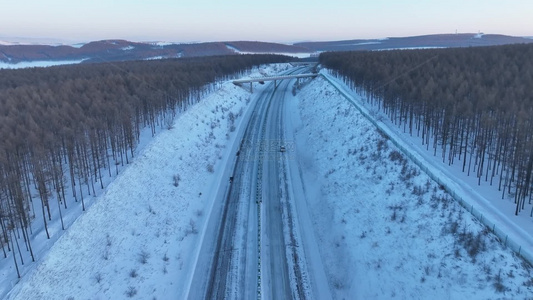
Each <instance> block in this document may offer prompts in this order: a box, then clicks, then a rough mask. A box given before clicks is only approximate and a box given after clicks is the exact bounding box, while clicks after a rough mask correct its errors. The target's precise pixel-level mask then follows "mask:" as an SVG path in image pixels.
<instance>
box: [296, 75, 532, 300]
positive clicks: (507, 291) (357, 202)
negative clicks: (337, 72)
mask: <svg viewBox="0 0 533 300" xmlns="http://www.w3.org/2000/svg"><path fill="white" fill-rule="evenodd" d="M298 99H299V100H298V101H299V102H298V103H297V107H296V108H295V110H297V111H298V114H297V115H299V120H297V121H295V122H296V123H298V125H297V126H296V128H297V130H296V134H295V144H296V156H297V157H298V159H299V161H300V162H299V163H300V166H301V168H302V173H303V174H304V178H305V179H304V181H305V183H306V184H305V186H306V189H307V195H308V196H309V197H308V199H307V203H308V207H309V210H310V214H311V216H312V217H311V218H312V219H313V229H314V230H315V231H316V233H317V239H318V244H319V248H320V253H321V256H322V260H323V261H324V266H325V267H326V273H327V277H328V280H329V282H328V283H329V286H330V288H331V290H332V293H333V295H334V297H335V298H337V299H343V298H344V299H394V298H396V299H502V298H507V299H510V298H512V299H526V298H531V297H533V280H532V279H531V276H532V275H533V272H532V269H531V266H530V265H528V264H527V263H524V262H523V261H522V260H521V259H520V258H518V257H516V255H515V254H514V253H513V252H512V251H510V250H509V249H508V248H504V246H502V244H501V243H500V242H499V241H498V239H497V238H496V237H495V236H494V235H493V234H492V233H491V232H490V229H489V228H487V227H485V226H484V225H482V224H481V223H480V222H478V221H477V220H476V219H475V218H473V217H472V215H471V214H470V213H469V212H467V211H465V209H464V208H463V207H462V206H460V205H459V204H458V203H456V202H455V201H454V200H453V199H452V198H451V197H450V196H449V195H448V194H447V193H446V192H445V191H444V190H442V188H441V186H440V185H439V184H437V183H436V182H434V181H433V180H431V179H430V178H429V177H428V176H427V175H426V174H425V173H423V171H422V170H421V169H420V168H419V167H417V166H416V165H415V164H413V163H412V162H410V161H409V160H408V159H407V158H406V157H405V156H404V155H403V154H402V153H401V152H400V151H399V149H398V148H397V147H396V146H394V145H393V143H391V141H390V140H388V139H387V138H386V137H385V136H383V135H382V134H380V132H379V131H377V130H376V128H375V127H374V126H373V125H372V123H370V122H369V121H368V120H367V119H365V117H363V115H362V114H360V113H359V111H358V110H357V109H356V108H355V107H354V106H353V105H352V104H351V103H350V102H348V101H347V100H346V99H345V98H344V97H343V96H342V95H341V94H340V93H339V92H338V90H336V89H335V88H334V87H333V86H331V85H330V84H329V83H328V82H327V81H325V80H324V79H323V78H321V77H319V78H317V79H316V80H314V81H313V82H311V83H309V84H308V85H307V86H306V87H305V88H303V90H302V91H301V92H300V93H299V95H298ZM295 106H296V104H295Z"/></svg>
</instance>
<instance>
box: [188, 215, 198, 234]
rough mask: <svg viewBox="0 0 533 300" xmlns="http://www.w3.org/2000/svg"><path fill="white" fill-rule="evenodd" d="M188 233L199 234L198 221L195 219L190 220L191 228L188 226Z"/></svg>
mask: <svg viewBox="0 0 533 300" xmlns="http://www.w3.org/2000/svg"><path fill="white" fill-rule="evenodd" d="M186 232H187V233H192V234H197V233H198V229H196V222H195V221H194V220H193V219H190V220H189V228H187V231H186Z"/></svg>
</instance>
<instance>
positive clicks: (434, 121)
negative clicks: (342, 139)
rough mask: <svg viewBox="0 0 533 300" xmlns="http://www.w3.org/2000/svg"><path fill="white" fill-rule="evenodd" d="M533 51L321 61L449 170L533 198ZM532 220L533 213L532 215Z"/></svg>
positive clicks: (362, 55)
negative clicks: (456, 167) (458, 170)
mask: <svg viewBox="0 0 533 300" xmlns="http://www.w3.org/2000/svg"><path fill="white" fill-rule="evenodd" d="M532 58H533V45H508V46H494V47H473V48H456V49H431V50H410V51H380V52H342V53H341V52H336V53H333V52H331V53H323V54H321V56H320V62H321V63H322V64H323V65H324V66H325V67H327V68H330V69H332V70H334V72H336V73H337V75H339V76H341V77H343V78H344V79H345V81H346V82H347V83H349V84H351V85H352V87H354V88H356V89H358V90H359V91H360V92H362V93H363V94H364V95H366V96H367V99H368V101H369V102H370V104H371V105H375V106H377V107H379V109H380V110H382V111H383V112H385V113H386V114H387V115H388V117H389V118H390V119H391V121H392V122H393V123H395V124H397V125H398V126H399V127H401V128H403V130H404V131H405V132H408V133H409V134H411V135H416V136H417V137H420V139H421V142H422V143H423V144H424V145H426V148H427V149H428V150H430V149H431V151H433V153H434V155H437V153H439V155H440V154H442V161H443V162H444V163H447V164H450V165H451V164H454V163H455V164H461V165H462V170H463V172H467V173H468V175H472V176H476V177H477V179H478V184H480V183H481V181H485V182H489V183H490V185H497V187H498V190H499V191H500V192H501V194H500V195H499V197H501V198H504V197H506V196H511V197H513V198H514V203H515V206H516V208H515V214H517V215H518V214H519V213H520V212H521V211H522V210H524V209H525V204H526V201H527V202H528V203H529V204H531V202H532V198H533V195H532V193H533V178H532V168H533V118H532V116H533V94H532V93H531V88H533V59H532ZM526 213H528V214H530V215H531V214H533V211H531V212H529V211H528V212H526Z"/></svg>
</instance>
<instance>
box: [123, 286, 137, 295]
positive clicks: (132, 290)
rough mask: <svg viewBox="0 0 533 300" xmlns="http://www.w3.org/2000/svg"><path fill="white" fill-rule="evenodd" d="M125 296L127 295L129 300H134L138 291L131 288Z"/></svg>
mask: <svg viewBox="0 0 533 300" xmlns="http://www.w3.org/2000/svg"><path fill="white" fill-rule="evenodd" d="M124 294H126V296H128V297H129V298H132V297H133V296H135V295H137V289H136V288H135V287H133V286H130V287H129V288H128V290H127V291H126V292H125V293H124Z"/></svg>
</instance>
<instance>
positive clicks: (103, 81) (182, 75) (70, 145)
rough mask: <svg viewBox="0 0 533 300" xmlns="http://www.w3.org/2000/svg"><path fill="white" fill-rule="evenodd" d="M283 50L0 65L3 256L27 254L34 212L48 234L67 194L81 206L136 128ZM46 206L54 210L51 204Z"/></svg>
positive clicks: (121, 157) (130, 143) (168, 117)
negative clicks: (49, 64) (21, 66)
mask: <svg viewBox="0 0 533 300" xmlns="http://www.w3.org/2000/svg"><path fill="white" fill-rule="evenodd" d="M289 59H290V58H289V57H285V56H278V55H234V56H224V57H210V58H196V59H179V60H178V59H176V60H162V61H136V62H122V63H112V64H110V63H107V64H105V63H104V64H87V65H76V66H61V67H51V68H33V69H20V70H1V71H0V140H2V143H1V144H0V226H1V231H0V233H1V236H0V247H1V248H2V250H3V254H4V258H6V257H7V252H8V251H18V252H20V251H21V248H25V249H26V250H27V251H29V252H30V253H31V256H32V258H33V253H32V248H31V242H30V241H31V235H32V232H31V227H30V225H31V222H32V220H33V219H35V217H36V214H39V215H41V218H39V219H41V220H42V221H44V229H45V231H46V235H47V236H48V238H50V235H49V233H48V228H47V222H48V221H51V220H52V218H54V219H57V218H61V223H62V224H63V220H62V215H61V211H62V209H67V208H68V206H69V203H68V201H67V199H74V201H76V202H78V201H81V202H82V208H83V209H85V205H84V204H83V201H84V197H87V195H92V194H95V189H99V188H103V183H102V172H108V173H109V174H110V175H111V173H112V172H117V171H116V166H118V165H124V164H127V163H128V162H129V160H130V158H131V157H132V156H133V154H134V149H135V147H136V145H137V142H138V140H139V135H140V131H141V129H142V128H143V127H146V126H149V127H150V128H151V130H152V134H154V133H155V131H156V128H157V126H160V127H167V126H171V124H172V120H173V117H174V116H175V114H176V113H177V112H179V111H182V110H184V109H186V108H187V106H189V105H191V104H193V103H196V102H197V101H198V100H199V99H200V98H201V97H202V95H203V94H204V93H206V92H208V91H209V90H210V89H212V88H213V87H214V83H215V81H216V80H223V79H228V78H229V77H231V76H235V75H238V74H239V73H242V72H246V71H248V70H250V69H251V68H252V67H254V66H258V65H261V64H266V63H275V62H286V61H288V60H289ZM68 187H70V188H68ZM68 191H70V193H72V195H66V193H68ZM51 205H55V206H56V207H58V208H59V209H58V210H56V211H58V212H59V215H54V214H53V213H51V209H50V206H51ZM63 229H64V228H63ZM15 237H17V238H15ZM19 239H20V240H23V244H20V245H19V241H18V240H19ZM17 249H18V250H17ZM13 257H15V256H13ZM21 257H22V256H21ZM16 264H17V260H16V259H15V265H16ZM17 270H18V268H17ZM19 276H20V274H19Z"/></svg>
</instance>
